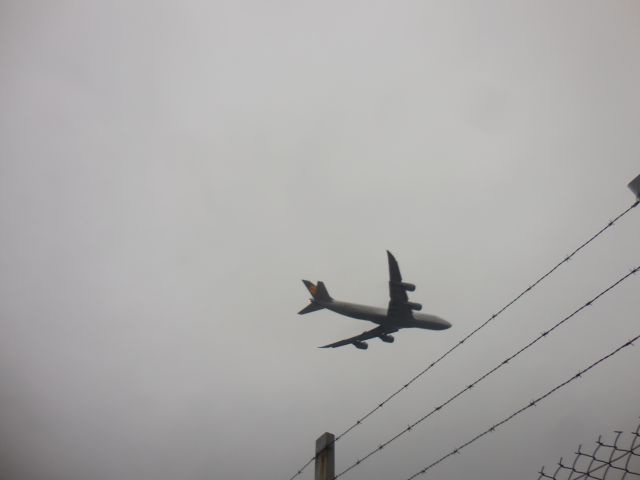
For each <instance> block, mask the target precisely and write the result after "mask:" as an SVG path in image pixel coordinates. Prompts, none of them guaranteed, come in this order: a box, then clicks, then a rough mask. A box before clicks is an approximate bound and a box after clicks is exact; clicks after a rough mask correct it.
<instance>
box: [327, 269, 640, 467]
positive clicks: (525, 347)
mask: <svg viewBox="0 0 640 480" xmlns="http://www.w3.org/2000/svg"><path fill="white" fill-rule="evenodd" d="M639 270H640V266H638V267H636V268H634V269H632V270H631V271H630V272H629V273H627V274H626V275H624V276H622V277H620V278H619V279H618V280H617V281H615V282H614V283H612V284H611V285H609V286H608V287H607V288H605V289H604V290H602V291H601V292H600V293H598V294H597V295H596V296H595V297H593V298H592V299H591V300H589V301H587V302H586V303H584V304H583V305H582V306H581V307H579V308H577V309H576V310H574V311H573V312H572V313H570V314H569V315H567V316H566V317H564V318H563V319H562V320H560V321H559V322H557V323H556V324H555V325H554V326H553V327H551V328H550V329H548V330H546V331H544V332H542V333H541V334H540V335H538V336H537V337H536V338H534V339H533V340H531V341H530V342H529V343H527V344H526V345H525V346H524V347H521V348H520V349H519V350H517V351H516V352H515V353H513V354H512V355H511V356H509V357H507V358H506V359H505V360H503V361H501V362H500V363H498V364H497V365H496V366H495V367H493V368H492V369H490V370H489V371H487V372H485V373H484V374H483V375H481V376H480V377H478V378H477V379H476V380H474V381H473V382H472V383H470V384H468V385H467V386H465V387H464V388H462V389H461V390H459V391H458V392H457V393H456V394H455V395H453V396H451V397H450V398H449V399H448V400H447V401H446V402H444V403H442V404H441V405H439V406H437V407H435V408H433V409H432V410H431V411H429V412H428V413H427V414H426V415H424V416H422V417H420V418H419V419H418V420H416V421H415V422H413V423H412V424H410V425H409V426H408V427H405V428H403V429H402V430H400V431H399V432H398V433H396V434H395V435H393V436H392V437H391V438H389V439H388V440H386V441H385V442H383V443H382V444H381V445H380V446H379V447H378V448H375V449H373V450H371V451H370V452H369V453H367V454H366V455H365V456H364V457H362V458H359V459H358V460H357V461H356V462H354V463H352V464H351V465H349V467H347V468H346V469H344V470H343V471H342V472H340V473H339V474H338V475H336V476H335V478H339V477H341V476H342V475H344V474H345V473H347V472H348V471H350V470H352V469H354V468H356V467H357V466H359V465H361V464H362V462H363V461H365V460H367V459H368V458H369V457H371V456H373V455H375V454H376V453H377V452H379V451H380V450H382V448H384V447H386V446H387V445H389V444H390V443H392V442H394V441H395V440H397V439H398V438H400V437H402V436H403V435H405V434H406V433H409V431H411V430H412V429H413V428H414V427H415V426H416V425H418V424H420V423H422V422H424V421H425V420H426V419H427V418H429V417H431V416H432V415H433V414H435V413H437V412H439V411H441V410H442V409H443V408H444V407H446V406H447V405H449V404H450V403H452V402H453V401H454V400H455V399H457V398H458V397H460V396H461V395H463V394H464V393H465V392H467V391H469V390H471V389H472V388H473V387H475V386H476V385H478V384H479V383H480V382H482V381H483V380H485V379H486V378H487V377H489V376H490V375H492V374H493V373H495V372H496V371H498V370H499V369H500V368H502V367H504V366H505V365H507V364H508V363H509V362H510V361H511V360H513V359H514V358H516V357H517V356H518V355H520V354H521V353H523V352H525V351H526V350H528V349H529V348H531V347H532V346H533V345H535V344H536V343H538V342H539V341H540V340H542V339H543V338H546V337H547V336H548V335H549V334H550V333H551V332H553V331H554V330H556V329H557V328H558V327H560V326H561V325H562V324H564V323H565V322H567V321H568V320H569V319H571V318H573V317H574V316H576V315H577V314H578V313H580V312H581V311H582V310H584V309H585V308H587V307H590V306H591V305H593V304H594V303H595V302H596V301H597V300H598V299H599V298H600V297H602V296H603V295H605V294H606V293H608V292H610V291H611V290H613V289H614V288H615V287H617V286H618V285H620V284H621V283H622V282H624V281H625V280H626V279H627V278H629V277H630V276H632V275H634V274H635V273H636V272H638V271H639Z"/></svg>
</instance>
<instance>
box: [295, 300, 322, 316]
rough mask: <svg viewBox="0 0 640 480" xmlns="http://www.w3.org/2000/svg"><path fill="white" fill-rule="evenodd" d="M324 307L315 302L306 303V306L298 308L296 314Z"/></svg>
mask: <svg viewBox="0 0 640 480" xmlns="http://www.w3.org/2000/svg"><path fill="white" fill-rule="evenodd" d="M323 308H324V307H322V306H320V305H318V304H317V303H313V302H312V303H310V304H309V305H307V306H306V307H304V308H303V309H302V310H300V311H299V312H298V315H304V314H305V313H311V312H316V311H318V310H322V309H323Z"/></svg>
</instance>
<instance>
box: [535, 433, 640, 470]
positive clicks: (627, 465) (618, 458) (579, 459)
mask: <svg viewBox="0 0 640 480" xmlns="http://www.w3.org/2000/svg"><path fill="white" fill-rule="evenodd" d="M614 433H615V434H616V436H615V438H614V440H613V444H607V443H604V442H603V441H602V435H600V436H599V437H598V441H597V442H596V446H595V448H594V450H593V452H592V453H585V452H583V451H582V445H579V446H578V451H577V452H575V455H576V456H575V458H574V460H573V462H572V463H571V465H565V464H564V461H563V460H564V459H563V458H562V457H560V461H559V462H558V467H557V468H556V470H555V471H554V472H553V473H552V474H551V475H548V474H547V473H545V471H544V467H542V468H541V469H540V472H538V473H539V474H540V476H539V477H538V480H540V479H543V478H550V479H552V480H560V479H561V477H564V478H566V479H567V480H581V479H583V478H595V479H597V480H605V479H608V480H613V479H614V478H616V474H618V476H619V478H620V480H624V479H625V478H627V475H635V476H638V477H640V467H639V468H637V469H636V468H635V467H637V466H633V465H631V460H632V459H636V460H638V459H640V424H638V426H637V427H636V430H635V432H631V440H630V444H629V447H628V448H625V447H622V446H619V445H618V441H619V440H620V436H621V435H622V432H621V431H619V430H616V431H615V432H614ZM600 450H604V452H603V453H598V452H600ZM607 450H609V452H608V455H607ZM603 454H604V455H603ZM607 457H608V458H607ZM583 460H584V461H583ZM580 463H583V464H584V463H587V466H586V468H585V469H584V470H580V468H581V467H580ZM632 469H634V470H635V471H634V470H632ZM600 471H602V472H601V473H602V476H594V474H597V473H600ZM564 474H566V475H564Z"/></svg>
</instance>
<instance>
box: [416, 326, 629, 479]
mask: <svg viewBox="0 0 640 480" xmlns="http://www.w3.org/2000/svg"><path fill="white" fill-rule="evenodd" d="M639 338H640V335H636V336H635V337H633V338H632V339H630V340H627V341H626V342H625V343H623V344H622V345H620V346H619V347H618V348H616V349H615V350H613V351H612V352H610V353H608V354H607V355H605V356H604V357H601V358H600V359H598V360H596V361H595V362H593V363H592V364H591V365H589V366H588V367H586V368H585V369H583V370H580V371H579V372H578V373H576V374H575V375H573V376H572V377H570V378H569V379H567V380H565V381H564V382H562V383H561V384H559V385H557V386H555V387H553V388H552V389H551V390H549V391H548V392H546V393H545V394H543V395H540V396H539V397H537V398H536V399H534V400H531V402H529V403H528V404H527V405H525V406H524V407H521V408H520V409H518V410H516V411H515V412H513V413H512V414H511V415H509V416H508V417H505V418H504V419H502V420H501V421H499V422H498V423H495V424H493V425H492V426H491V427H489V428H487V429H486V430H484V431H483V432H481V433H479V434H478V435H476V436H475V437H473V438H472V439H470V440H467V441H466V442H465V443H463V444H462V445H460V446H459V447H457V448H454V449H453V450H451V451H450V452H449V453H447V454H446V455H443V456H442V457H440V458H439V459H438V460H436V461H435V462H433V463H431V464H429V465H427V466H426V467H424V468H423V469H422V470H419V471H417V472H416V473H414V474H413V475H411V476H410V477H409V478H407V480H413V479H414V478H416V477H417V476H419V475H424V474H425V473H427V472H428V471H429V470H431V469H432V468H433V467H435V466H436V465H438V464H440V463H442V462H443V461H445V460H446V459H447V458H449V457H451V456H453V455H457V454H459V453H460V452H461V451H462V450H463V449H464V448H466V447H468V446H469V445H471V444H472V443H474V442H476V441H478V440H480V439H481V438H482V437H484V436H486V435H488V434H489V433H491V432H495V431H496V430H497V429H498V428H499V427H501V426H502V425H504V424H505V423H507V422H509V421H511V420H513V419H514V418H515V417H517V416H518V415H520V414H521V413H523V412H525V411H526V410H528V409H530V408H532V407H535V406H536V405H537V404H538V403H540V402H541V401H542V400H544V399H545V398H547V397H549V396H551V395H553V394H554V393H555V392H557V391H558V390H560V389H561V388H563V387H565V386H567V385H569V384H570V383H571V382H573V381H575V380H577V379H579V378H581V377H582V375H584V374H585V373H587V372H589V371H590V370H591V369H593V368H595V367H596V366H598V365H600V364H601V363H603V362H605V361H606V360H608V359H609V358H611V357H613V356H614V355H616V354H617V353H618V352H620V351H621V350H623V349H624V348H626V347H629V346H632V345H633V342H635V341H637V340H638V339H639Z"/></svg>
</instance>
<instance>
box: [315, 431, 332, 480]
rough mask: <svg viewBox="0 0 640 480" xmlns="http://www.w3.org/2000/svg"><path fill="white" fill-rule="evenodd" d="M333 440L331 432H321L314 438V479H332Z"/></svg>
mask: <svg viewBox="0 0 640 480" xmlns="http://www.w3.org/2000/svg"><path fill="white" fill-rule="evenodd" d="M335 440H336V437H335V436H334V435H333V434H332V433H323V434H322V435H320V437H319V438H318V439H317V440H316V477H315V480H333V477H335V461H336V459H335V449H334V443H335Z"/></svg>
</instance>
